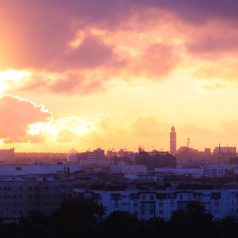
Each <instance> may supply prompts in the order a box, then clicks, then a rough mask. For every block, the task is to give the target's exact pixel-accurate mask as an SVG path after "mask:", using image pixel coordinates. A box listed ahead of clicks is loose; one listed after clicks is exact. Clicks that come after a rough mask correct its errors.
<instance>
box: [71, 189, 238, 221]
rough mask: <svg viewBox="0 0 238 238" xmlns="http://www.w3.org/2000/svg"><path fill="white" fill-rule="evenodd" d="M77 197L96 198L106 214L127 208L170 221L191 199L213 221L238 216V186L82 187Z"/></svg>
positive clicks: (146, 217)
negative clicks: (114, 188) (124, 188)
mask: <svg viewBox="0 0 238 238" xmlns="http://www.w3.org/2000/svg"><path fill="white" fill-rule="evenodd" d="M74 191H75V196H81V197H84V198H86V199H94V200H95V201H96V202H97V203H98V204H100V205H102V206H103V207H104V208H105V212H106V216H107V215H109V214H111V213H112V212H114V211H124V212H128V213H130V214H133V215H135V216H137V217H138V218H139V219H150V218H153V217H159V218H162V219H164V220H169V219H170V218H171V216H172V214H173V212H174V211H177V210H180V209H183V208H185V207H186V206H187V205H188V204H189V203H191V202H199V203H201V204H202V205H203V206H204V208H205V211H206V212H207V213H210V214H211V215H212V216H213V218H214V220H216V219H223V218H225V217H229V216H232V217H238V189H210V190H209V189H208V190H205V189H204V190H197V189H193V190H178V189H172V190H159V191H158V190H136V189H134V190H120V191H116V190H115V191H108V190H107V191H104V190H83V189H75V190H74Z"/></svg>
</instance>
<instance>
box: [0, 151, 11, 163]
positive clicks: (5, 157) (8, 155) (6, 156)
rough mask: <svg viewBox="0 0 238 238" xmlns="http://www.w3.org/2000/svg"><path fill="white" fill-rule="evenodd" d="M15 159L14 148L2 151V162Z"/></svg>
mask: <svg viewBox="0 0 238 238" xmlns="http://www.w3.org/2000/svg"><path fill="white" fill-rule="evenodd" d="M14 158H15V151H14V148H12V149H2V150H0V161H1V162H3V161H9V160H14Z"/></svg>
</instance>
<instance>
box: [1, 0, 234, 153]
mask: <svg viewBox="0 0 238 238" xmlns="http://www.w3.org/2000/svg"><path fill="white" fill-rule="evenodd" d="M82 2H83V1H77V0H76V1H73V3H68V2H67V1H60V2H59V3H57V4H52V3H51V2H49V1H46V0H41V1H37V2H36V1H29V0H24V1H22V4H21V5H20V4H17V1H16V0H12V1H5V3H4V4H3V6H2V8H1V9H0V26H3V27H0V34H1V36H3V37H1V39H0V59H1V62H0V63H1V64H0V95H1V96H2V98H1V100H0V111H1V110H2V113H4V115H8V114H9V115H11V116H14V117H19V118H20V119H19V121H18V122H16V123H14V122H13V121H12V120H9V119H8V117H7V116H6V117H3V119H2V120H5V121H10V122H11V123H12V128H14V130H9V131H7V130H3V129H2V131H1V130H0V140H1V141H2V143H3V146H6V147H7V146H15V147H16V148H19V150H31V151H32V150H51V151H57V150H61V151H67V150H68V149H70V148H71V147H76V148H75V149H82V150H84V149H88V148H93V147H99V146H101V147H104V148H106V149H107V148H116V149H119V148H122V147H123V148H125V147H126V148H128V149H137V147H138V145H144V146H145V147H148V148H151V147H152V146H154V147H157V148H161V147H163V148H165V149H167V148H168V137H169V134H168V133H169V130H170V127H171V125H174V126H175V127H176V131H177V132H178V138H179V141H178V144H179V145H184V144H186V138H187V137H190V138H191V140H192V142H193V143H194V144H193V145H194V147H197V148H203V147H207V146H208V147H214V146H216V145H217V144H218V143H223V142H224V144H237V143H236V141H237V139H238V138H237V137H236V129H234V133H233V135H230V131H231V130H230V129H229V130H228V129H226V128H230V127H233V126H234V121H236V120H237V119H238V111H237V103H236V102H237V100H238V96H237V95H238V94H237V90H238V84H237V82H238V81H237V77H238V71H237V54H238V45H237V40H238V31H237V24H238V17H237V16H236V15H235V14H234V12H233V9H234V6H231V5H230V1H229V2H228V1H225V0H222V1H220V5H219V6H217V8H219V9H216V8H215V9H214V7H213V6H212V4H209V2H210V1H206V2H203V1H200V2H197V1H195V0H190V1H187V2H186V1H185V2H186V3H187V4H186V5H184V6H183V7H178V5H177V3H176V1H164V2H163V1H161V2H160V1H146V0H141V1H128V2H126V3H125V4H122V5H121V3H120V2H118V1H110V3H108V1H105V0H100V1H99V0H93V4H92V3H89V2H87V1H86V2H84V3H82ZM162 2H163V3H162ZM14 3H15V4H14ZM233 4H234V3H233ZM46 5H47V8H48V11H45V6H46ZM235 5H236V4H235ZM92 6H94V7H95V8H94V7H92ZM237 7H238V6H237ZM52 9H54V10H52ZM75 9H77V11H75ZM95 9H96V10H95ZM224 9H226V11H228V12H226V11H225V10H224ZM211 12H212V14H211ZM13 13H14V18H13V17H12V14H13ZM6 95H12V96H8V97H4V96H6ZM22 98H24V100H23V101H22V100H20V99H22ZM38 105H44V106H43V107H39V106H38ZM43 108H44V109H43ZM49 118H50V119H49ZM5 121H3V122H4V123H5ZM229 121H230V123H229ZM224 122H226V123H225V125H226V127H224ZM0 129H1V128H0ZM153 131H154V132H155V133H152V132H153ZM15 132H16V133H15ZM156 135H157V136H156Z"/></svg>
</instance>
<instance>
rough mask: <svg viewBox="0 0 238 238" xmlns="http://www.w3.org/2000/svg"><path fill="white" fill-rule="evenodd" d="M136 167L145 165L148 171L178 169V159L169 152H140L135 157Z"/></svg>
mask: <svg viewBox="0 0 238 238" xmlns="http://www.w3.org/2000/svg"><path fill="white" fill-rule="evenodd" d="M135 164H136V165H145V166H146V167H147V169H148V170H154V169H155V168H176V158H175V156H173V155H172V154H169V153H168V152H159V151H152V152H146V151H143V150H141V151H139V153H138V154H137V155H136V157H135Z"/></svg>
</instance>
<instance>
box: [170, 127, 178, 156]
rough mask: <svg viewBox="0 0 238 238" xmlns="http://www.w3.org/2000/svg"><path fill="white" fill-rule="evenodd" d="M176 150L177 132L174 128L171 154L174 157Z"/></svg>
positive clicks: (172, 128) (172, 130)
mask: <svg viewBox="0 0 238 238" xmlns="http://www.w3.org/2000/svg"><path fill="white" fill-rule="evenodd" d="M176 150H177V149H176V132H175V128H174V126H172V127H171V131H170V153H171V154H172V155H174V154H175V152H176Z"/></svg>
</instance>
